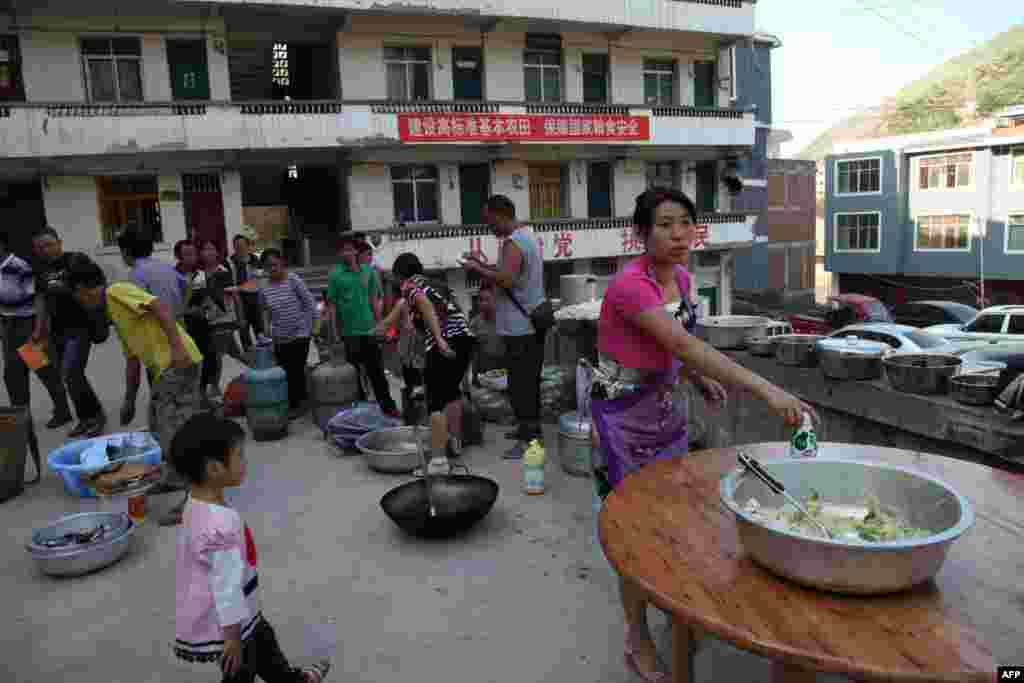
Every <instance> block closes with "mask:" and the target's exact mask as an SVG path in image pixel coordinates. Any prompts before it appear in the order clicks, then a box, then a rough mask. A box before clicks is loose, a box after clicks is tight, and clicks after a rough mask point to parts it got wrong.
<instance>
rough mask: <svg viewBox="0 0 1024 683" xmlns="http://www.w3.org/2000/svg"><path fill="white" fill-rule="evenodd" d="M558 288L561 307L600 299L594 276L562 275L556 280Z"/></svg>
mask: <svg viewBox="0 0 1024 683" xmlns="http://www.w3.org/2000/svg"><path fill="white" fill-rule="evenodd" d="M558 288H559V290H558V294H559V298H560V299H561V302H562V307H565V306H575V305H576V304H582V303H583V302H585V301H592V300H593V299H598V298H600V295H599V294H598V291H597V289H598V281H597V277H596V276H594V275H563V276H562V277H560V278H559V279H558ZM606 288H607V285H606ZM602 294H603V293H602Z"/></svg>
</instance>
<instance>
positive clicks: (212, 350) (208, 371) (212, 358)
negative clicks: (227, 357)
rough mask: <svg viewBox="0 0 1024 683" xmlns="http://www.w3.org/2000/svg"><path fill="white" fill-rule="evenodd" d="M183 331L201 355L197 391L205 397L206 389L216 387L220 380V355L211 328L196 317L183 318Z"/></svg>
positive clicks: (204, 321)
mask: <svg viewBox="0 0 1024 683" xmlns="http://www.w3.org/2000/svg"><path fill="white" fill-rule="evenodd" d="M184 323H185V324H184V327H185V331H186V332H188V336H190V337H192V341H194V342H195V343H196V348H198V349H199V353H201V354H203V369H202V374H201V375H200V376H199V389H200V391H201V392H202V393H203V394H204V395H205V393H206V389H207V387H209V386H210V385H211V384H212V385H214V386H216V385H217V382H218V381H219V380H220V365H221V363H220V353H218V352H217V346H216V344H214V340H213V327H212V326H211V325H210V323H208V322H207V321H206V320H204V319H203V318H200V317H198V316H185V319H184Z"/></svg>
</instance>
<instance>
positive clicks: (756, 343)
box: [747, 337, 776, 357]
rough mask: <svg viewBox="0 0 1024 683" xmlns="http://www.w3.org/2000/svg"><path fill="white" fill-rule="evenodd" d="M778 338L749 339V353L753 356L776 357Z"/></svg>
mask: <svg viewBox="0 0 1024 683" xmlns="http://www.w3.org/2000/svg"><path fill="white" fill-rule="evenodd" d="M775 339H776V337H750V338H749V339H747V351H749V352H750V354H751V355H753V356H764V357H769V356H774V355H775Z"/></svg>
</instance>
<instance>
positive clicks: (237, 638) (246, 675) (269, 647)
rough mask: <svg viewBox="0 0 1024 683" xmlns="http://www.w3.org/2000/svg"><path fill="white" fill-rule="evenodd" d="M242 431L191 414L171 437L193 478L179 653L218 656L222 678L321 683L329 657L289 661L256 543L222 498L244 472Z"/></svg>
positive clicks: (180, 585) (185, 529)
mask: <svg viewBox="0 0 1024 683" xmlns="http://www.w3.org/2000/svg"><path fill="white" fill-rule="evenodd" d="M244 441H245V432H243V431H242V428H241V427H239V426H238V425H237V424H235V423H234V422H232V421H231V420H225V419H223V418H219V417H216V416H214V415H211V414H200V415H196V416H195V417H192V418H191V419H189V420H188V421H187V422H186V423H185V424H184V425H182V427H181V429H180V430H178V433H177V434H175V435H174V439H173V441H172V442H171V458H172V459H173V462H174V466H175V468H176V469H177V471H178V472H181V473H182V474H183V475H184V476H185V477H187V478H188V479H189V481H190V482H191V493H190V495H189V498H188V501H187V503H186V504H185V511H184V513H183V514H182V526H181V527H180V530H179V532H178V551H177V575H176V579H177V580H176V585H177V601H176V603H177V609H176V628H175V642H174V652H175V654H176V655H177V656H178V657H180V658H182V659H184V660H187V661H192V662H195V661H201V662H216V661H219V662H220V666H221V670H222V671H223V673H224V678H223V681H224V683H252V682H253V681H254V680H255V678H256V676H259V677H260V678H261V679H262V680H264V681H266V683H322V682H323V680H324V679H325V678H326V677H327V672H328V670H329V669H330V663H329V662H327V661H326V660H323V661H321V662H319V663H318V664H316V665H314V666H311V667H308V668H306V669H296V668H292V667H291V666H289V664H288V660H287V659H286V658H285V656H284V655H283V654H282V653H281V648H280V647H279V646H278V644H277V637H276V636H275V635H274V630H273V628H271V626H270V624H269V623H267V620H266V619H265V618H264V617H263V614H262V612H261V611H260V598H259V579H258V577H257V574H256V545H255V544H254V543H253V540H252V533H251V532H250V531H249V527H248V526H247V525H246V524H245V523H244V522H243V521H242V519H241V517H239V515H238V513H237V512H236V511H235V510H233V509H232V508H230V507H228V505H227V503H226V502H225V501H224V489H225V488H228V487H231V486H239V485H240V484H241V483H242V482H243V481H244V480H245V457H244V454H243V452H242V448H243V442H244Z"/></svg>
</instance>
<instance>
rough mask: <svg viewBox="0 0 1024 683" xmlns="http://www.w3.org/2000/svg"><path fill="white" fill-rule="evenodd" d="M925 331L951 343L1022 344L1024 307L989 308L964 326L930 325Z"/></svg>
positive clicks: (1023, 337) (1023, 336)
mask: <svg viewBox="0 0 1024 683" xmlns="http://www.w3.org/2000/svg"><path fill="white" fill-rule="evenodd" d="M925 331H927V332H931V333H932V334H937V335H939V336H940V337H942V338H943V339H947V340H949V341H952V342H1024V306H1020V305H1016V306H991V307H989V308H986V309H984V310H983V311H982V312H981V313H979V314H978V315H977V316H976V317H975V318H974V319H973V320H971V321H970V322H968V323H967V324H964V325H958V324H947V325H932V326H931V327H927V328H925Z"/></svg>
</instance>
